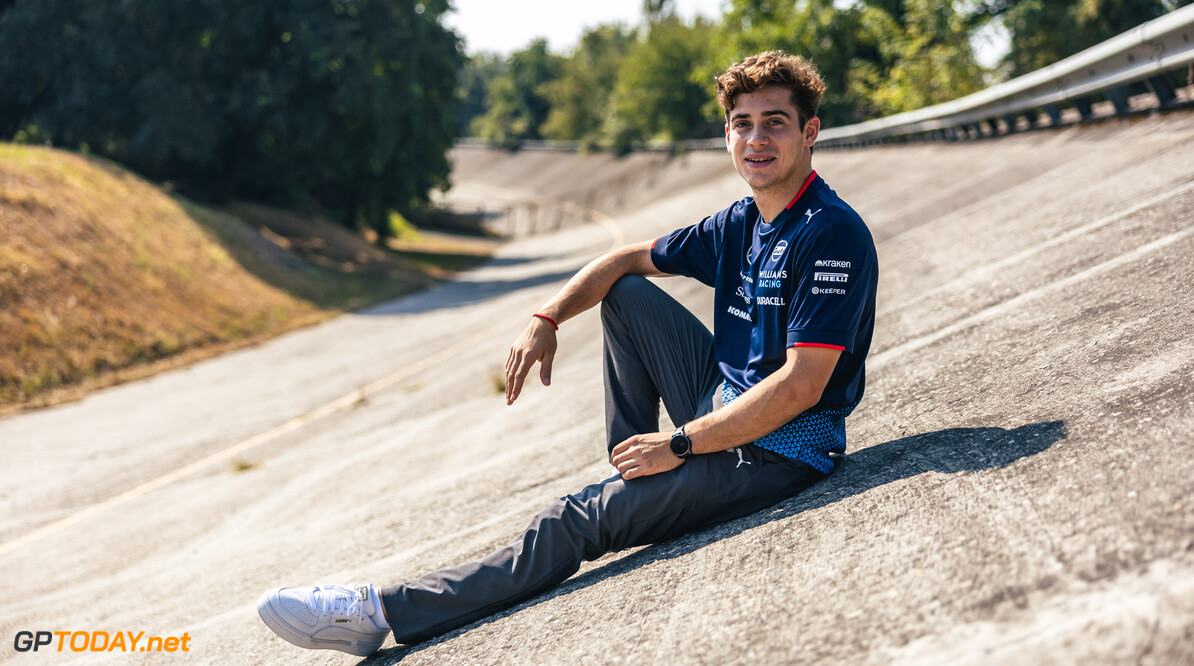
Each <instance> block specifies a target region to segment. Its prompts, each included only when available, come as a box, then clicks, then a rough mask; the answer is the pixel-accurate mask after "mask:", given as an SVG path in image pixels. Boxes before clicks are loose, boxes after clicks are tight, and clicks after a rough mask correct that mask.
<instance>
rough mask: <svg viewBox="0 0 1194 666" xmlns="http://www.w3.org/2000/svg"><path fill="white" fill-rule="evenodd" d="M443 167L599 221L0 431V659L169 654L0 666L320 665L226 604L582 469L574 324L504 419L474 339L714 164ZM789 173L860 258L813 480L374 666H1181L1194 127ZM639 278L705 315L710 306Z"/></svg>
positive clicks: (440, 529)
mask: <svg viewBox="0 0 1194 666" xmlns="http://www.w3.org/2000/svg"><path fill="white" fill-rule="evenodd" d="M457 159H458V160H459V163H460V167H459V169H458V171H457V173H458V178H459V181H458V187H457V189H456V190H455V193H454V194H453V195H452V196H458V197H461V198H462V199H467V198H470V197H471V198H472V201H473V202H474V203H476V202H477V201H481V200H483V199H485V198H486V197H493V196H495V192H499V191H501V192H504V193H505V194H504V196H505V198H506V199H507V200H510V199H518V198H519V197H520V196H525V197H526V198H527V200H528V201H529V200H534V201H535V205H537V206H545V205H549V204H546V203H545V202H546V201H548V200H549V199H550V200H553V201H560V200H565V201H569V202H572V204H573V205H580V206H584V207H587V208H595V209H598V210H600V211H602V212H604V213H606V214H608V215H609V219H606V218H601V219H602V220H603V221H604V224H590V225H586V226H583V227H579V228H573V229H571V230H567V231H563V232H558V233H553V234H549V235H541V236H537V237H534V238H530V239H526V240H521V241H518V242H514V243H511V244H509V245H507V246H506V247H504V248H503V249H502V251H501V253H500V255H499V257H498V258H497V259H496V260H495V261H493V262H491V264H489V265H487V266H486V267H484V268H482V269H480V270H478V271H476V272H475V273H471V274H469V275H467V276H465V277H464V278H462V279H460V280H458V281H456V282H453V283H449V284H445V285H443V286H440V287H438V288H436V289H433V290H430V291H428V292H425V293H422V294H418V295H416V296H413V297H410V298H407V299H404V300H402V301H399V302H396V303H393V304H389V305H387V306H384V307H380V308H376V309H375V310H373V311H370V312H365V313H360V314H356V315H350V316H344V317H341V318H339V319H337V320H334V321H331V322H327V323H324V324H322V325H319V326H316V327H314V328H311V329H307V330H304V331H299V332H296V333H292V334H290V335H287V336H285V337H283V338H280V339H278V340H275V341H273V342H270V343H268V344H264V345H261V346H259V347H256V348H252V349H246V350H242V351H238V352H235V353H232V354H229V355H227V356H224V357H221V358H217V359H213V360H210V361H206V362H204V363H200V364H197V365H195V366H192V367H190V368H186V369H183V370H179V371H175V372H170V373H167V374H163V375H161V376H158V377H155V378H153V379H150V380H147V381H144V382H140V383H136V384H129V385H125V386H120V387H116V388H112V389H109V390H106V391H102V392H99V393H96V394H94V395H92V396H91V397H89V398H87V399H86V400H84V401H82V402H79V403H75V404H70V405H64V406H61V407H57V408H53V409H47V410H43V411H38V412H33V413H28V414H23V415H18V416H14V417H10V418H7V419H4V420H0V455H2V456H3V460H4V464H3V467H2V471H0V581H3V583H4V589H5V590H7V591H8V592H9V594H7V595H5V597H4V599H3V600H0V634H2V635H3V636H4V639H5V640H6V641H12V640H13V638H14V637H15V636H16V634H17V632H18V631H22V630H26V631H106V632H108V633H109V634H115V633H117V632H122V631H132V632H133V633H134V634H135V633H137V632H141V631H144V632H146V635H149V636H154V635H156V636H163V637H165V636H182V635H183V634H184V633H186V634H187V636H189V651H188V652H186V653H183V652H175V653H173V654H169V655H161V654H157V655H148V654H140V653H134V654H125V653H121V652H90V651H88V652H84V653H75V652H72V651H70V649H69V647H68V648H67V649H66V651H64V652H62V653H58V652H56V651H53V647H52V646H51V647H48V648H45V647H44V648H41V651H40V652H39V653H37V654H34V653H32V652H28V653H19V652H17V651H16V650H15V648H14V647H13V643H11V642H9V643H8V644H7V646H6V647H3V648H0V661H5V662H7V661H11V662H13V663H53V662H59V661H61V662H70V663H89V662H91V661H100V662H116V663H125V662H137V663H140V662H153V663H173V662H174V661H175V660H179V661H188V662H196V663H337V664H341V663H354V662H356V661H358V660H357V659H356V658H353V657H350V656H347V655H342V654H340V653H333V652H304V651H302V650H299V649H298V648H294V647H292V646H290V645H289V644H287V643H284V642H283V641H281V640H280V639H277V638H276V637H274V636H273V635H272V634H271V633H270V632H269V631H268V629H266V628H265V627H264V625H262V624H261V622H260V621H259V620H258V619H257V616H256V612H255V607H254V602H255V600H256V598H257V596H258V595H260V594H261V592H262V591H263V590H265V589H266V588H269V587H274V586H280V585H304V584H315V583H319V582H348V581H357V580H364V581H373V582H376V583H379V584H384V583H389V582H393V581H397V580H404V579H410V578H414V577H417V576H418V575H420V574H422V573H425V572H427V571H430V570H433V569H435V568H439V567H441V566H445V565H450V564H454V563H457V562H460V561H464V560H468V559H472V558H475V557H479V556H481V555H483V554H484V553H486V552H488V551H489V550H491V549H492V548H494V547H496V546H499V545H503V544H505V543H506V542H508V541H509V540H511V539H512V538H513V537H514V536H515V535H516V534H517V533H518V532H519V531H520V530H521V529H522V527H524V526H525V524H526V523H527V521H529V519H530V518H531V516H532V515H533V514H534V513H535V512H536V511H537V510H538V509H539V508H541V507H542V506H544V505H545V504H546V503H548V502H549V501H551V500H553V499H554V498H556V497H559V496H561V495H564V494H567V493H569V492H572V491H574V490H576V489H578V488H580V487H581V486H583V485H585V484H587V483H590V482H593V481H596V480H598V479H599V478H601V477H602V476H604V474H605V473H606V470H607V469H608V467H607V465H606V463H605V460H604V447H603V445H602V444H601V439H602V429H603V426H602V417H601V405H602V400H601V379H600V364H599V352H600V329H599V324H598V322H597V320H596V316H595V313H592V312H590V313H586V314H585V315H583V316H581V317H579V318H577V319H575V320H573V321H570V322H568V323H567V324H566V325H565V326H564V327H563V329H562V330H561V332H560V352H559V356H558V359H557V362H556V369H555V373H554V377H553V385H552V386H551V387H550V388H544V387H542V386H539V385H538V384H537V383H532V384H530V385H529V386H528V388H527V389H526V390H525V391H524V395H523V397H522V398H521V399H520V400H519V402H518V403H517V404H516V405H514V406H513V407H507V406H505V403H504V401H503V399H502V397H501V394H500V390H499V389H498V388H497V386H496V381H497V379H498V378H499V377H500V374H501V368H502V366H503V364H504V361H505V354H506V349H507V347H508V345H509V343H510V342H511V341H512V340H513V338H514V336H515V335H516V333H517V331H518V329H519V328H520V327H521V326H522V325H523V323H524V322H525V321H526V318H527V317H528V316H529V315H530V313H531V312H533V311H534V309H535V308H536V306H538V305H539V304H540V303H542V302H543V301H544V300H545V299H546V298H547V297H548V296H549V295H550V294H551V293H552V292H553V291H554V290H555V289H556V288H558V286H559V285H560V284H561V282H562V281H563V280H564V279H566V278H567V276H568V275H570V274H571V272H573V271H575V270H576V269H577V268H578V267H579V266H581V265H583V263H584V262H585V261H587V260H588V259H590V258H592V257H593V256H596V255H597V254H599V253H600V252H602V251H604V250H605V249H607V248H608V247H609V246H610V245H611V242H613V240H614V239H615V238H617V237H619V236H624V237H625V238H626V239H627V240H630V241H634V240H639V239H645V238H651V237H655V236H658V235H660V234H662V233H665V232H667V231H670V230H671V229H673V228H675V227H678V226H681V225H684V224H688V223H691V222H694V221H696V220H699V219H700V218H701V217H703V216H704V215H706V214H708V213H711V212H713V211H715V210H717V209H719V208H721V207H724V206H725V205H727V204H728V203H729V202H731V201H732V200H733V199H735V198H737V197H738V196H741V195H742V194H744V188H743V186H742V185H741V183H740V182H739V181H738V180H737V178H736V176H734V175H733V173H732V170H731V169H730V167H729V161H728V158H727V157H726V156H724V155H722V154H716V153H702V154H695V155H689V156H687V157H684V158H678V159H672V160H668V159H666V158H665V157H662V156H639V157H634V158H632V159H630V160H626V161H623V162H617V161H614V160H611V159H609V158H606V157H603V156H588V157H582V156H576V155H569V154H561V153H547V152H546V151H545V152H543V153H539V152H535V151H524V152H523V153H518V154H513V155H511V154H501V153H488V152H484V151H473V152H471V153H470V152H468V151H461V152H459V153H457ZM814 166H815V168H817V170H818V171H819V172H820V173H821V174H822V175H823V176H825V178H826V179H827V180H828V181H829V183H830V185H831V186H833V187H834V188H835V189H836V190H837V191H838V192H839V193H840V194H841V195H842V196H843V197H844V198H845V199H846V200H847V201H849V202H851V203H852V204H854V206H855V208H856V209H857V210H858V211H859V212H860V213H862V215H863V216H864V218H865V219H867V221H868V222H869V224H870V225H871V227H872V230H873V232H874V234H875V238H876V240H877V245H878V249H879V257H880V262H881V275H880V294H879V309H880V317H879V322H878V325H877V327H876V336H875V345H874V347H873V350H872V357H871V360H870V362H869V363H868V386H867V393H866V398H865V399H864V401H863V404H862V406H861V407H860V408H859V410H858V411H857V412H856V413H855V415H854V416H852V417H851V418H850V419H849V420H848V423H847V426H848V433H849V435H848V436H849V455H848V456H847V458H846V459H845V461H844V463H843V465H842V467H841V469H840V470H839V471H838V472H837V473H835V474H834V475H833V476H832V477H830V478H829V479H827V480H825V481H823V482H821V483H819V484H818V485H816V486H814V487H813V488H811V489H810V490H808V491H807V492H805V493H804V494H802V495H800V496H798V497H796V498H793V499H791V500H788V501H786V502H784V503H782V504H780V505H778V506H777V507H775V508H774V509H773V510H770V511H765V512H762V513H759V514H755V515H753V516H750V517H747V518H745V519H742V520H738V521H734V522H732V523H728V524H725V525H722V526H719V527H716V528H712V529H709V530H706V531H703V532H699V533H697V534H693V535H690V536H687V537H684V538H681V539H678V540H675V541H671V542H668V543H665V544H660V545H657V546H652V547H648V548H644V549H637V550H634V551H630V552H626V553H620V554H615V555H609V556H606V557H604V558H602V559H600V560H597V561H596V562H593V563H590V564H589V565H587V566H586V567H585V568H583V569H582V571H581V572H580V573H579V574H578V575H577V576H576V577H574V578H573V579H571V580H570V581H568V582H567V583H565V584H564V585H563V586H562V587H561V588H559V589H557V590H556V591H554V592H552V593H549V594H546V595H543V596H541V597H538V598H536V599H533V600H531V601H529V602H527V603H525V604H522V605H521V606H519V607H517V608H515V609H513V610H511V611H507V612H504V613H501V614H499V615H497V616H495V617H493V618H491V619H489V620H486V621H483V622H480V623H477V624H474V625H472V626H470V627H467V628H465V629H463V630H460V631H456V632H452V633H450V634H448V635H446V636H444V637H442V638H440V639H436V640H433V641H430V642H427V643H424V644H421V645H416V646H400V647H396V646H393V645H392V644H388V645H387V647H386V649H384V650H383V651H382V652H381V653H380V654H379V655H378V656H377V657H375V658H374V659H373V660H372V662H371V663H379V664H391V663H402V664H443V663H480V664H488V663H550V664H566V663H603V664H606V663H608V664H617V663H629V662H640V663H684V664H689V663H751V664H753V663H846V664H888V663H916V664H922V663H923V664H937V663H982V664H988V663H991V664H1004V663H1006V664H1059V663H1062V664H1064V663H1082V664H1128V663H1131V664H1137V663H1141V664H1190V663H1194V460H1192V455H1194V434H1192V433H1194V336H1192V335H1191V332H1192V331H1194V308H1192V307H1191V305H1190V303H1191V299H1192V297H1194V286H1192V285H1194V115H1191V114H1189V113H1186V114H1173V115H1168V116H1161V117H1152V118H1146V119H1138V120H1133V121H1112V122H1107V123H1103V124H1101V125H1098V126H1095V127H1089V128H1070V129H1064V130H1060V131H1056V132H1051V131H1050V132H1044V131H1043V132H1034V133H1028V134H1022V135H1017V136H1012V137H1007V138H1001V139H996V140H987V141H981V142H974V143H968V144H929V145H917V146H900V147H877V148H868V149H862V150H852V151H819V152H818V153H817V154H816V155H815V157H814ZM482 203H483V201H482ZM662 284H664V286H665V288H667V289H668V290H669V291H671V292H672V293H673V294H675V295H676V296H677V297H678V298H680V299H681V300H683V301H684V302H686V303H688V304H690V306H691V307H693V308H694V309H696V310H698V311H700V312H701V314H702V316H703V318H705V320H706V321H708V309H709V306H710V303H711V294H710V293H709V291H708V290H707V289H705V288H704V287H701V286H700V285H696V284H695V283H690V282H688V281H685V280H680V279H672V280H664V281H662ZM55 640H56V639H55ZM46 650H51V652H50V654H46Z"/></svg>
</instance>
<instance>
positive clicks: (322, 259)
mask: <svg viewBox="0 0 1194 666" xmlns="http://www.w3.org/2000/svg"><path fill="white" fill-rule="evenodd" d="M230 211H231V212H222V211H215V210H211V209H209V208H205V207H202V206H198V205H196V204H193V203H190V202H187V201H186V200H184V199H181V198H179V197H174V196H170V195H169V194H167V193H165V192H163V191H162V190H161V189H160V188H158V187H156V186H154V185H152V184H150V183H147V182H145V181H144V180H142V179H140V178H138V177H137V176H135V175H134V174H131V173H129V172H128V171H125V170H123V169H121V168H119V167H117V166H115V165H113V164H111V163H109V162H106V161H104V160H99V159H94V158H88V157H83V156H80V155H76V154H71V153H67V152H63V151H58V150H53V149H48V148H39V147H29V146H16V145H9V144H0V413H4V412H10V411H12V410H13V409H14V408H20V407H22V406H30V405H41V404H49V403H54V402H59V401H62V400H64V399H71V398H74V397H77V396H78V395H80V394H81V393H83V392H85V391H86V390H89V389H91V388H95V387H98V386H104V385H107V384H111V383H115V382H119V381H123V380H126V379H129V378H133V377H139V376H144V375H146V374H149V373H152V372H155V371H157V370H160V369H162V368H164V367H171V366H174V365H178V364H180V363H186V362H191V361H194V360H196V359H198V358H203V357H206V356H210V355H212V354H214V353H219V352H222V351H225V350H227V349H230V348H234V347H238V346H243V345H244V344H248V343H252V342H254V341H257V340H261V339H264V338H266V337H270V336H273V335H277V334H279V333H282V332H284V331H287V330H291V329H293V328H296V327H299V326H303V325H307V324H310V323H313V322H315V321H319V320H321V319H324V318H327V317H329V316H332V315H334V314H336V313H338V312H340V311H343V310H346V309H354V308H358V307H361V306H363V305H367V304H369V303H373V302H377V301H379V300H382V299H385V298H391V297H394V296H397V295H400V294H402V293H407V292H410V291H412V290H414V289H417V288H420V287H423V286H425V285H427V284H429V283H430V282H431V281H432V277H433V276H432V273H434V272H435V271H434V270H430V269H428V266H429V265H431V266H434V264H435V262H434V261H432V262H431V263H430V264H428V263H427V261H426V258H425V257H421V256H420V257H416V258H409V259H408V258H405V257H403V256H400V255H398V254H397V253H393V252H386V251H382V250H379V249H377V248H376V247H372V246H370V245H369V244H368V243H364V242H363V241H361V240H360V239H359V238H357V237H356V236H354V235H353V234H351V233H349V232H347V231H345V230H343V229H338V228H336V227H334V225H327V224H321V223H319V222H318V221H309V220H304V219H303V218H300V217H297V216H293V215H288V214H285V213H280V212H278V211H271V210H270V209H265V208H259V207H246V206H240V207H232V208H231V209H230ZM240 215H249V216H250V217H252V218H254V219H253V220H252V224H246V223H245V222H244V221H243V220H242V219H241V218H240V217H239V216H240ZM321 236H322V237H321ZM303 244H306V247H295V246H296V245H303ZM320 246H321V247H320ZM292 250H293V251H292ZM448 261H455V259H454V258H449V259H448Z"/></svg>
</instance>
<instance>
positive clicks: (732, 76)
mask: <svg viewBox="0 0 1194 666" xmlns="http://www.w3.org/2000/svg"><path fill="white" fill-rule="evenodd" d="M767 86H782V87H784V88H788V89H789V90H791V91H792V106H795V107H796V111H797V112H799V114H800V127H801V128H802V129H803V128H804V123H805V122H807V121H808V120H809V119H810V118H813V117H814V116H816V115H817V107H818V106H819V105H820V104H821V95H823V94H825V82H824V81H822V80H821V75H820V74H819V73H817V68H816V67H814V66H813V64H812V63H811V62H809V61H807V60H805V59H804V58H801V57H800V56H795V55H792V54H790V53H785V52H783V51H767V52H765V53H760V54H758V55H752V56H750V57H749V58H746V59H744V60H743V61H742V62H736V63H734V64H733V65H730V68H729V69H727V70H726V71H725V73H724V74H722V75H721V76H719V77H717V103H718V104H721V108H723V109H725V110H726V121H727V122H728V121H729V119H730V112H731V111H733V110H734V102H735V100H737V98H738V95H741V94H743V93H752V92H755V91H756V90H761V89H762V88H765V87H767Z"/></svg>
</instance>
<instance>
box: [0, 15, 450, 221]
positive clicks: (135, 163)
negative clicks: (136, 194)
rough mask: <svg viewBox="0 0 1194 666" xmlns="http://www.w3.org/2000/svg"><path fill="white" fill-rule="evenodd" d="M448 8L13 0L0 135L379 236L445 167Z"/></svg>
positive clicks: (1, 74)
mask: <svg viewBox="0 0 1194 666" xmlns="http://www.w3.org/2000/svg"><path fill="white" fill-rule="evenodd" d="M447 8H448V5H447V2H446V0H422V1H420V2H416V0H285V1H279V2H273V3H244V2H239V1H237V0H125V1H123V2H120V3H115V4H113V3H94V2H88V1H87V0H17V1H16V2H15V3H13V4H12V5H11V6H10V7H9V8H8V9H7V11H5V12H4V13H3V15H2V16H0V52H3V53H5V54H6V57H5V58H4V59H3V60H0V90H4V91H6V99H5V103H4V104H0V133H2V134H4V135H7V136H15V137H18V138H20V137H30V136H36V137H39V138H40V137H46V138H49V139H50V140H52V141H53V142H54V143H56V144H58V145H62V146H66V147H78V148H82V149H84V150H90V151H93V152H97V153H100V154H103V155H105V156H108V157H111V158H113V159H115V160H117V161H119V162H122V163H124V164H127V165H128V166H130V167H131V168H133V169H135V170H137V171H140V172H141V173H143V174H145V175H146V176H148V177H150V178H154V179H158V180H171V181H174V182H175V183H176V184H178V185H179V186H180V187H181V188H182V189H183V190H184V191H187V192H189V193H192V194H198V195H201V196H204V197H211V198H225V197H239V198H250V199H256V200H263V201H269V202H274V203H280V204H284V205H306V204H312V205H314V206H316V207H318V208H321V209H323V210H325V211H327V212H329V213H331V214H332V215H333V216H336V217H338V218H339V219H341V220H343V221H344V223H345V224H348V225H352V226H370V227H373V228H374V229H377V230H378V231H379V232H381V233H382V234H383V235H384V234H385V233H386V232H387V231H388V229H389V225H388V219H387V218H388V216H387V212H388V210H390V209H398V210H400V211H403V212H411V211H412V210H414V209H416V208H418V207H419V206H420V205H422V203H423V202H425V201H426V200H427V195H428V192H429V190H430V189H432V188H434V187H439V186H444V185H445V184H446V181H447V175H448V172H449V164H448V161H447V158H446V151H447V149H448V148H450V146H451V142H452V140H453V138H454V136H455V120H456V118H455V106H456V96H455V87H456V86H455V83H456V75H457V72H458V70H459V67H460V64H461V57H460V54H459V51H458V40H457V38H456V36H455V35H454V34H453V33H451V32H450V31H448V30H446V29H444V28H443V26H442V25H441V24H440V17H441V15H442V14H443V12H445V11H446V10H447Z"/></svg>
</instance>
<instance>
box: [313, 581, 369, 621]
mask: <svg viewBox="0 0 1194 666" xmlns="http://www.w3.org/2000/svg"><path fill="white" fill-rule="evenodd" d="M349 589H350V590H351V588H349ZM342 590H343V588H339V587H336V586H332V585H325V586H322V587H317V588H315V589H314V590H312V591H311V603H310V604H309V605H310V606H311V607H312V608H318V609H319V614H320V615H334V614H336V613H343V614H344V615H345V616H346V617H354V616H355V617H356V620H357V624H362V623H363V622H364V621H365V607H364V605H363V604H362V603H361V598H360V596H358V595H357V593H356V590H352V591H351V593H350V594H345V593H344V592H343V591H342Z"/></svg>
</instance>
